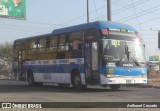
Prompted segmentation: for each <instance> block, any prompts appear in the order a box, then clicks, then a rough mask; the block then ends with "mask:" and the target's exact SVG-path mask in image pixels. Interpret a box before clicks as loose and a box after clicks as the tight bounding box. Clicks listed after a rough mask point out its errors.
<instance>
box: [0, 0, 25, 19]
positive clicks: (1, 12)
mask: <svg viewBox="0 0 160 111" xmlns="http://www.w3.org/2000/svg"><path fill="white" fill-rule="evenodd" d="M0 17H3V18H15V19H26V0H0Z"/></svg>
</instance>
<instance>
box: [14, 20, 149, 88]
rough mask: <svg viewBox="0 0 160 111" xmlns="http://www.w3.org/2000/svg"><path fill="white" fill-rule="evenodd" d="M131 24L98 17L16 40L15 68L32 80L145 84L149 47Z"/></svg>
mask: <svg viewBox="0 0 160 111" xmlns="http://www.w3.org/2000/svg"><path fill="white" fill-rule="evenodd" d="M144 46H145V45H144V43H143V41H142V38H141V36H140V34H139V32H138V31H137V30H136V29H135V28H133V27H132V26H129V25H126V24H122V23H116V22H110V21H96V22H91V23H87V24H80V25H76V26H71V27H66V28H61V29H56V30H53V31H52V32H51V33H49V34H44V35H39V36H34V37H28V38H23V39H18V40H15V41H14V44H13V72H14V75H15V78H16V79H17V80H25V81H28V83H29V85H42V84H43V83H53V84H54V83H55V84H58V85H59V86H69V85H72V86H73V88H75V89H83V88H86V87H87V85H100V86H103V87H106V86H110V88H111V89H113V90H118V89H119V88H120V87H121V85H124V84H146V83H147V66H146V60H145V47H144Z"/></svg>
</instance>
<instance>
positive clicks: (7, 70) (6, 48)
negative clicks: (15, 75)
mask: <svg viewBox="0 0 160 111" xmlns="http://www.w3.org/2000/svg"><path fill="white" fill-rule="evenodd" d="M12 46H13V45H12V43H9V42H5V43H3V44H2V43H1V44H0V79H6V78H9V76H10V74H11V71H12V66H11V64H12V55H13V47H12ZM4 77H5V78H4Z"/></svg>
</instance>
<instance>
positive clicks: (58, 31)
mask: <svg viewBox="0 0 160 111" xmlns="http://www.w3.org/2000/svg"><path fill="white" fill-rule="evenodd" d="M89 28H95V29H97V30H100V29H103V28H113V29H124V30H130V31H136V29H135V28H134V27H132V26H129V25H126V24H122V23H117V22H110V21H96V22H91V23H85V24H80V25H75V26H71V27H65V28H60V29H55V30H53V31H52V33H49V34H43V35H38V36H33V37H27V38H22V39H17V40H15V41H25V40H30V39H36V38H43V37H44V36H46V37H47V36H51V35H53V34H61V33H66V32H71V31H78V30H84V29H89Z"/></svg>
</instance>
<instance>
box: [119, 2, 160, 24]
mask: <svg viewBox="0 0 160 111" xmlns="http://www.w3.org/2000/svg"><path fill="white" fill-rule="evenodd" d="M157 7H158V9H155V8H157ZM152 9H154V10H152ZM159 9H160V5H158V6H156V7H153V8H150V9H147V10H144V11H141V12H139V13H138V14H137V16H136V17H133V15H130V16H128V17H125V18H122V19H119V20H118V21H121V20H123V21H122V22H124V21H129V20H132V19H134V18H137V17H141V16H144V15H147V14H150V13H152V12H154V11H156V10H159ZM141 13H143V14H141Z"/></svg>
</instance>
